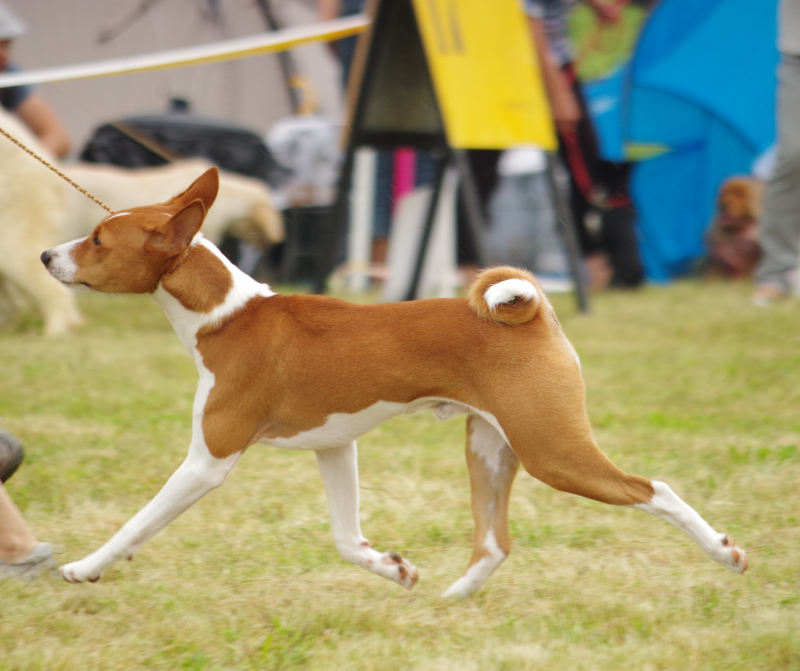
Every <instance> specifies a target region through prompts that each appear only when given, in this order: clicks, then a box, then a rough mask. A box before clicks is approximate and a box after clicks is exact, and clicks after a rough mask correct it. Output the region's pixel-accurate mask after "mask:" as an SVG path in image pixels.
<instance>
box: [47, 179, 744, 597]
mask: <svg viewBox="0 0 800 671" xmlns="http://www.w3.org/2000/svg"><path fill="white" fill-rule="evenodd" d="M216 193H217V173H216V170H210V171H208V172H206V173H205V174H204V175H202V176H201V177H200V178H199V179H198V180H197V181H196V182H195V183H194V184H192V185H191V187H189V189H188V190H187V191H185V192H184V193H182V194H180V195H179V196H176V197H175V198H173V199H172V200H169V201H167V202H165V203H162V204H159V205H153V206H149V207H139V208H132V209H130V210H126V211H124V212H119V213H117V214H115V215H113V216H110V217H107V218H106V219H105V220H104V221H102V222H101V223H100V224H99V225H98V226H97V227H96V228H95V229H94V231H93V232H92V234H91V235H89V236H88V237H87V238H85V239H82V240H76V241H74V242H71V243H68V244H65V245H61V246H59V247H56V248H55V249H53V250H51V251H48V252H44V253H43V254H42V261H43V262H44V264H45V266H47V269H48V270H49V271H50V273H51V274H52V275H53V277H55V278H57V279H59V280H61V281H62V282H63V283H64V284H66V285H83V286H86V287H89V288H90V289H94V290H96V291H110V292H132V293H150V294H152V296H153V298H154V299H155V301H156V302H157V303H159V304H160V305H161V306H162V307H163V308H164V311H165V312H166V314H167V316H168V318H169V320H170V321H171V322H172V324H173V326H174V327H175V331H176V333H177V335H178V337H179V338H180V340H181V342H182V343H183V344H184V346H185V347H186V348H187V349H188V350H189V352H190V353H191V354H192V355H193V356H194V360H195V363H196V365H197V369H198V372H199V375H200V381H199V385H198V389H197V395H196V396H195V401H194V410H193V431H192V442H191V445H190V447H189V455H188V457H187V459H186V461H185V462H184V463H183V464H182V465H181V466H180V467H179V468H178V470H177V471H176V472H175V474H174V475H173V476H172V477H171V478H170V479H169V481H168V482H167V483H166V485H165V486H164V488H163V489H162V490H161V491H160V492H159V493H158V494H157V495H156V497H155V498H154V499H153V500H152V501H151V502H150V503H148V504H147V505H146V506H145V507H144V508H143V509H142V510H141V511H140V512H139V513H137V514H136V515H135V516H134V517H133V518H132V519H131V520H130V521H129V522H128V523H127V524H125V525H124V526H123V527H122V529H121V530H120V531H119V532H117V534H115V535H114V536H113V538H111V540H110V541H109V542H108V543H106V544H105V545H104V546H103V547H101V548H100V549H99V550H97V551H96V552H94V553H92V554H91V555H89V556H88V557H86V558H85V559H82V560H80V561H76V562H73V563H70V564H67V565H65V566H62V567H61V572H62V574H63V576H64V577H65V578H66V579H67V580H68V581H70V582H83V581H87V580H88V581H95V580H97V579H99V578H100V576H102V575H103V572H104V571H105V570H106V569H107V568H108V567H109V565H110V564H111V563H112V562H114V561H115V560H117V559H120V558H128V559H130V558H132V557H133V555H134V554H135V553H136V552H137V551H138V550H139V548H140V547H141V546H142V544H143V543H145V542H146V541H147V540H148V539H149V538H151V537H152V536H153V535H154V534H156V533H157V532H158V531H159V530H160V529H162V528H163V527H165V526H166V525H167V524H169V523H170V522H171V521H172V520H173V519H175V518H176V517H177V516H178V515H180V514H181V513H182V512H183V511H184V510H186V509H187V508H188V507H189V506H191V505H192V504H193V503H195V502H196V501H198V500H199V499H200V498H202V497H203V496H204V495H205V494H207V493H208V492H209V491H211V490H212V489H214V488H215V487H219V486H220V485H222V484H223V483H224V482H225V479H226V477H227V476H228V473H229V472H230V470H231V469H232V468H233V466H234V464H236V462H237V461H238V459H239V457H241V455H242V454H243V453H244V451H245V450H246V449H247V448H248V447H250V446H251V445H253V444H254V443H257V442H260V443H266V444H267V445H271V446H274V447H281V448H285V449H298V450H314V451H315V452H316V456H317V462H318V464H319V469H320V473H321V475H322V481H323V484H324V486H325V491H326V493H327V496H328V501H329V505H330V513H331V529H332V531H333V537H334V540H335V542H336V547H337V548H338V550H339V552H340V553H341V555H342V557H344V559H346V560H347V561H349V562H352V563H354V564H357V565H358V566H362V567H363V568H366V569H367V570H369V571H372V572H373V573H377V574H378V575H380V576H383V577H384V578H388V579H389V580H392V581H394V582H396V583H399V584H400V585H402V586H403V587H405V588H407V589H410V588H411V587H413V586H414V584H415V583H416V581H417V576H418V574H417V569H416V568H415V567H414V566H413V565H412V564H411V563H409V562H408V561H407V560H405V559H403V558H401V557H400V556H399V555H398V554H396V553H393V552H383V553H381V552H378V551H376V550H374V549H373V548H372V547H370V544H369V542H368V541H367V540H366V539H365V538H364V536H363V535H362V534H361V527H360V522H359V500H358V469H357V463H356V442H355V441H356V439H357V438H358V437H359V436H361V435H362V434H364V433H365V432H367V431H369V430H370V429H372V428H374V427H376V426H378V425H379V424H381V423H382V422H384V421H386V420H387V419H389V418H390V417H392V416H394V415H398V414H401V413H410V412H416V411H419V410H424V409H433V410H434V412H435V414H436V415H437V416H438V417H439V418H446V417H450V416H452V415H454V414H459V413H465V414H466V415H467V449H466V454H467V463H468V465H469V472H470V481H471V484H472V508H473V513H474V517H475V526H476V530H475V541H474V548H473V554H472V560H471V561H470V564H469V567H468V568H467V570H466V573H464V575H463V576H462V577H461V578H459V579H458V580H456V581H455V582H454V583H453V584H452V585H451V586H450V587H449V588H448V589H447V590H446V591H445V592H444V594H443V596H460V597H465V596H468V595H470V594H472V593H473V592H474V591H475V590H477V589H478V588H479V587H480V586H481V585H483V583H484V582H485V581H486V580H487V579H488V578H489V576H490V575H491V573H492V572H493V571H494V570H495V568H497V566H498V565H499V564H500V562H502V561H503V559H504V558H505V557H506V556H507V554H508V552H509V545H510V543H509V535H508V527H507V509H508V498H509V493H510V490H511V485H512V482H513V480H514V476H515V475H516V472H517V469H518V467H519V464H520V462H522V465H523V466H524V468H525V470H527V471H528V472H529V473H530V474H531V475H533V476H534V477H536V478H538V479H540V480H541V481H543V482H545V483H547V484H548V485H550V486H552V487H555V488H556V489H559V490H562V491H565V492H571V493H573V494H579V495H581V496H585V497H588V498H590V499H594V500H597V501H602V502H604V503H610V504H614V505H621V506H632V507H634V508H638V509H640V510H644V511H646V512H649V513H651V514H653V515H656V516H658V517H661V518H662V519H664V520H666V521H668V522H671V523H672V524H674V525H675V526H676V527H678V528H679V529H681V530H682V531H684V532H685V533H686V534H688V535H689V536H690V537H691V538H692V539H693V540H694V541H695V542H696V543H697V544H698V545H700V547H701V548H702V549H703V550H704V551H705V552H706V553H707V554H708V555H709V556H710V557H711V558H712V559H714V560H715V561H717V562H719V563H720V564H722V565H723V566H725V567H727V568H729V569H731V570H732V571H735V572H737V573H744V571H745V570H746V569H747V557H746V556H745V553H744V551H743V550H741V549H740V548H738V547H736V545H734V543H733V540H732V539H731V538H730V536H727V535H725V534H722V533H718V532H716V531H714V529H712V528H711V527H710V526H709V525H708V523H706V522H705V521H704V520H703V519H702V518H701V517H700V515H698V514H697V513H696V512H695V511H694V510H693V509H692V508H690V507H689V506H688V505H687V504H685V503H684V502H683V501H682V500H681V499H680V498H678V496H676V495H675V493H674V492H673V491H672V490H671V489H670V488H669V487H668V486H667V485H666V484H664V483H663V482H657V481H651V480H648V479H646V478H643V477H640V476H638V475H629V474H627V473H625V472H623V471H621V470H620V469H619V468H617V467H616V466H615V465H614V464H613V463H611V461H610V460H609V459H608V458H607V457H606V456H605V455H604V454H603V453H602V452H601V451H600V450H599V449H598V447H597V446H596V445H595V442H594V440H593V438H592V432H591V429H590V427H589V420H588V418H587V415H586V410H585V407H584V385H583V379H582V377H581V371H580V364H579V361H578V357H577V355H576V353H575V350H574V349H573V348H572V346H571V345H570V343H569V341H568V340H567V339H566V337H565V336H564V334H563V332H562V330H561V327H560V325H559V323H558V320H557V319H556V317H555V314H554V312H553V308H552V307H551V305H550V304H549V302H548V301H547V299H546V297H545V296H544V295H543V294H542V292H541V290H540V289H539V287H538V286H537V283H536V280H535V279H534V278H533V276H531V275H530V274H528V273H527V272H525V271H521V270H517V269H513V268H492V269H489V270H487V271H484V272H483V273H482V274H481V275H480V276H479V277H478V278H477V279H476V281H475V282H474V283H473V285H472V287H471V289H470V294H469V299H458V298H455V299H434V300H424V301H415V302H408V303H393V304H382V305H366V306H362V305H351V304H349V303H346V302H344V301H340V300H336V299H333V298H326V297H321V296H281V295H278V294H275V293H273V292H272V291H271V290H270V289H269V287H268V286H266V285H264V284H259V283H257V282H255V281H254V280H253V279H251V278H250V277H248V276H247V275H245V274H243V273H241V272H240V271H239V270H237V269H236V268H235V267H234V266H233V265H231V264H230V263H229V262H228V261H226V259H225V258H224V257H223V256H222V255H221V254H220V253H219V251H218V250H217V249H216V248H215V247H214V246H213V245H212V244H210V243H209V242H208V241H206V240H204V239H203V238H202V236H199V235H198V233H199V231H200V227H201V225H202V224H203V219H204V217H205V216H206V213H207V212H208V210H209V208H210V207H211V205H212V204H213V202H214V198H215V196H216Z"/></svg>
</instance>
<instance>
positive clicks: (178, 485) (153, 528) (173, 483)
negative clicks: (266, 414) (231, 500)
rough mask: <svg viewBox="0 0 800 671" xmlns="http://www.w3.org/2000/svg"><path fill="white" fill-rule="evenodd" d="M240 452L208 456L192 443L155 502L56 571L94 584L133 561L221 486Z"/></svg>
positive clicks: (197, 443)
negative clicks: (113, 567)
mask: <svg viewBox="0 0 800 671" xmlns="http://www.w3.org/2000/svg"><path fill="white" fill-rule="evenodd" d="M241 455H242V453H241V452H237V453H235V454H232V455H231V456H229V457H225V458H224V459H217V458H216V457H214V456H212V455H211V454H210V453H209V451H208V448H207V447H206V446H205V444H204V443H203V442H202V441H196V440H193V441H192V446H191V447H190V448H189V456H188V457H187V458H186V460H185V461H184V462H183V463H182V464H181V465H180V467H179V468H178V470H177V471H175V473H173V474H172V477H171V478H170V479H169V480H168V481H167V483H166V484H165V485H164V487H163V488H162V489H161V491H160V492H159V493H158V494H156V496H155V498H154V499H153V500H152V501H150V503H148V504H147V505H146V506H145V507H144V508H142V509H141V510H140V511H139V512H138V513H136V515H134V516H133V517H132V518H131V519H130V520H129V521H128V522H127V523H126V524H125V525H124V526H123V527H122V528H121V529H120V530H119V531H118V532H117V533H116V534H114V536H113V537H112V538H111V540H109V541H108V543H106V544H105V545H104V546H103V547H101V548H100V549H99V550H97V551H96V552H93V553H92V554H90V555H89V556H88V557H86V558H85V559H81V560H80V561H76V562H72V563H71V564H66V565H64V566H62V567H60V571H61V575H63V576H64V579H65V580H67V581H68V582H86V581H87V580H88V581H89V582H95V581H96V580H98V579H99V578H100V577H101V576H102V575H103V573H104V572H105V570H106V569H107V568H108V566H109V565H110V564H112V563H113V562H115V561H116V560H117V559H122V558H125V559H133V556H134V555H135V554H136V552H137V550H138V549H139V548H140V547H141V546H142V545H143V544H144V543H145V542H147V541H148V540H149V539H150V538H152V537H153V536H155V535H156V534H157V533H158V532H159V531H161V529H163V528H164V527H165V526H167V525H168V524H169V523H170V522H172V520H174V519H175V518H176V517H178V515H180V514H181V513H182V512H184V511H185V510H186V509H187V508H189V507H190V506H191V505H192V504H194V503H196V502H197V501H199V500H200V499H201V498H203V497H204V496H205V495H206V494H208V493H209V492H210V491H211V490H212V489H215V488H216V487H219V486H221V485H222V484H223V483H224V482H225V480H226V478H227V477H228V474H229V473H230V471H231V469H232V468H233V467H234V465H235V464H236V462H237V461H238V460H239V457H240V456H241Z"/></svg>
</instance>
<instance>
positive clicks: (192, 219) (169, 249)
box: [147, 199, 206, 258]
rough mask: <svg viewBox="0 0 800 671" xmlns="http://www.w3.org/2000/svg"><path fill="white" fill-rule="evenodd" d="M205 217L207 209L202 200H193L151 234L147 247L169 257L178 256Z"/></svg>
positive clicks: (190, 240)
mask: <svg viewBox="0 0 800 671" xmlns="http://www.w3.org/2000/svg"><path fill="white" fill-rule="evenodd" d="M205 217H206V209H205V207H204V206H203V203H202V201H201V200H200V199H197V200H194V201H192V202H191V203H189V204H188V205H187V206H186V207H184V208H183V209H182V210H181V211H180V212H178V213H176V214H173V215H172V216H171V217H170V218H169V220H168V221H166V222H165V223H163V224H161V226H159V227H158V228H157V229H155V230H154V231H153V232H152V233H151V234H150V239H149V240H148V241H147V248H148V249H151V250H154V251H157V252H161V253H162V254H164V255H166V257H167V258H172V257H173V256H177V255H178V254H180V253H181V252H182V251H183V250H184V249H186V248H187V247H188V246H189V245H190V244H191V242H192V238H194V236H195V235H197V232H198V231H199V230H200V227H201V226H202V225H203V219H205Z"/></svg>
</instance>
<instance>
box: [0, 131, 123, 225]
mask: <svg viewBox="0 0 800 671" xmlns="http://www.w3.org/2000/svg"><path fill="white" fill-rule="evenodd" d="M0 134H2V135H5V136H6V137H7V138H8V139H9V140H11V141H12V142H13V143H14V144H15V145H17V146H18V147H19V148H20V149H22V150H24V151H26V152H28V153H29V154H30V155H31V156H33V158H35V159H36V160H37V161H39V162H40V163H42V164H43V165H46V166H47V167H48V168H50V170H52V171H53V172H54V173H56V175H58V176H59V177H61V179H63V180H65V181H67V182H68V183H69V184H72V186H74V187H75V188H76V189H78V191H80V192H81V193H82V194H83V195H84V196H86V197H87V198H90V199H91V200H93V201H94V202H95V203H97V204H98V205H99V206H100V207H102V208H103V209H105V210H108V211H109V212H111V214H114V210H112V209H111V208H110V207H109V206H108V205H106V204H105V203H104V202H103V201H102V200H100V199H99V198H95V197H94V196H93V195H92V194H91V193H89V192H88V191H87V190H86V189H84V188H83V187H82V186H78V185H77V184H76V183H75V182H73V181H72V180H71V179H70V178H69V177H67V176H66V175H65V174H64V173H63V172H61V171H60V170H59V169H58V168H56V167H55V166H53V165H50V164H49V163H48V162H47V161H45V160H44V159H43V158H42V157H41V156H39V155H38V154H36V153H35V152H33V151H31V150H30V149H28V148H27V147H26V146H25V145H24V144H22V142H20V141H19V140H17V139H16V138H15V137H13V136H12V135H10V134H9V133H7V132H6V131H5V129H3V128H0Z"/></svg>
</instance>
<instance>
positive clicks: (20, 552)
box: [0, 485, 37, 563]
mask: <svg viewBox="0 0 800 671" xmlns="http://www.w3.org/2000/svg"><path fill="white" fill-rule="evenodd" d="M36 545H37V540H36V536H34V535H33V532H32V531H31V530H30V528H29V527H28V525H27V524H26V523H25V520H24V518H23V517H22V513H20V512H19V510H18V509H17V506H15V505H14V502H13V501H12V500H11V497H10V496H9V495H8V492H7V491H6V488H5V487H4V486H2V485H0V562H7V563H13V562H18V561H21V560H23V559H25V558H26V557H28V556H29V555H30V554H31V553H32V552H33V551H34V549H35V548H36Z"/></svg>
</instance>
